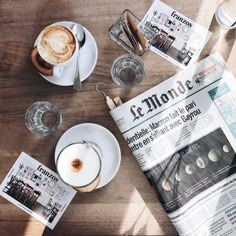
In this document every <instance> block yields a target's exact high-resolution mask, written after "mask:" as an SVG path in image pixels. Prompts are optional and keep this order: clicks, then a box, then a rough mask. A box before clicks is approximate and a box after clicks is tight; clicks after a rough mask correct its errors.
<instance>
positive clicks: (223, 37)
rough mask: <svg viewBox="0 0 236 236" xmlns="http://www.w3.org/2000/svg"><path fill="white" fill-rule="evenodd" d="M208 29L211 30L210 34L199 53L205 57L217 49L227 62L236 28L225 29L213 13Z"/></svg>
mask: <svg viewBox="0 0 236 236" xmlns="http://www.w3.org/2000/svg"><path fill="white" fill-rule="evenodd" d="M209 31H210V32H212V36H211V38H210V39H209V41H208V43H207V45H206V47H205V48H204V49H203V51H202V53H201V55H203V57H206V56H208V55H210V54H211V53H214V52H216V51H218V52H220V53H221V55H222V56H223V57H224V59H225V61H226V62H227V60H228V58H229V56H230V53H231V51H232V48H233V46H234V43H235V34H236V29H226V28H224V27H222V26H220V25H219V24H218V23H217V21H216V18H215V16H214V15H213V17H212V21H211V24H210V27H209ZM200 59H203V58H200Z"/></svg>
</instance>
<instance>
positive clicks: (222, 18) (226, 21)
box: [215, 0, 236, 29]
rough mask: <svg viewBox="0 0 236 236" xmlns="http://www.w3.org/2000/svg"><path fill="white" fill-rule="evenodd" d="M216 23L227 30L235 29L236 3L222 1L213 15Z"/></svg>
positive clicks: (226, 0) (227, 0) (229, 0)
mask: <svg viewBox="0 0 236 236" xmlns="http://www.w3.org/2000/svg"><path fill="white" fill-rule="evenodd" d="M215 17H216V20H217V22H218V23H219V24H220V25H221V26H223V27H225V28H228V29H234V28H236V1H235V0H225V1H223V2H222V3H221V4H220V5H219V7H218V8H217V11H216V13H215Z"/></svg>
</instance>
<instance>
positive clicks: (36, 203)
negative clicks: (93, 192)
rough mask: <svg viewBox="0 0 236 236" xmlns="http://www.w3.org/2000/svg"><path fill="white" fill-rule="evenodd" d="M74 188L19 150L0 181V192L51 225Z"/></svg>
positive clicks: (71, 196) (53, 224) (50, 226)
mask: <svg viewBox="0 0 236 236" xmlns="http://www.w3.org/2000/svg"><path fill="white" fill-rule="evenodd" d="M75 194H76V191H75V190H74V189H73V188H71V187H70V186H68V185H66V184H64V183H63V182H62V181H61V180H60V178H59V176H58V175H57V174H56V173H55V172H53V171H52V170H50V169H48V168H47V167H46V166H44V165H42V164H41V163H40V162H38V161H36V160H35V159H33V158H32V157H30V156H29V155H27V154H26V153H24V152H22V153H21V154H20V156H19V157H18V159H17V160H16V162H15V163H14V165H13V166H12V168H11V170H10V171H9V173H8V174H7V176H6V177H5V179H4V180H3V182H2V184H1V185H0V195H1V196H2V197H4V198H6V199H7V200H8V201H10V202H12V203H13V204H14V205H16V206H17V207H19V208H20V209H22V210H23V211H25V212H26V213H28V214H29V215H31V216H33V217H35V218H36V219H37V220H39V221H40V222H42V223H43V224H45V225H47V226H48V227H49V228H51V229H53V228H54V227H55V225H56V223H57V222H58V220H59V219H60V217H61V216H62V214H63V213H64V211H65V210H66V208H67V207H68V205H69V203H70V202H71V200H72V199H73V197H74V195H75Z"/></svg>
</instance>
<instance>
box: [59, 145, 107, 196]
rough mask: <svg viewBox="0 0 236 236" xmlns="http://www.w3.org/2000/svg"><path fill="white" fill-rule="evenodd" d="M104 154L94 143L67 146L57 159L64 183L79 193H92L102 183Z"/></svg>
mask: <svg viewBox="0 0 236 236" xmlns="http://www.w3.org/2000/svg"><path fill="white" fill-rule="evenodd" d="M101 158H102V152H101V150H100V148H99V147H98V146H97V145H96V144H95V143H92V142H86V141H83V142H78V143H72V144H69V145H68V146H66V147H65V148H64V149H62V151H61V152H60V153H59V155H58V157H57V159H56V168H57V172H58V174H59V176H60V178H61V179H62V181H63V182H64V183H66V184H67V185H70V186H71V187H73V188H74V189H76V190H77V191H79V192H90V191H92V190H94V189H95V188H96V187H97V186H98V184H99V183H100V179H101V176H100V172H101V166H102V161H101Z"/></svg>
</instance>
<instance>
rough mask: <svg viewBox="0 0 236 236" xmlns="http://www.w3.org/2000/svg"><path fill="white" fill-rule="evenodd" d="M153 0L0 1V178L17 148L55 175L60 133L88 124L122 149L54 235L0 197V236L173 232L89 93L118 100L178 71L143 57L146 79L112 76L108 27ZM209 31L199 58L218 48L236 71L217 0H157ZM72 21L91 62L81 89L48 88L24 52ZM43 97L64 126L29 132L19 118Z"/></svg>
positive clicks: (114, 48) (231, 35) (231, 36)
mask: <svg viewBox="0 0 236 236" xmlns="http://www.w3.org/2000/svg"><path fill="white" fill-rule="evenodd" d="M152 2H153V1H152V0H143V1H140V0H132V1H126V0H112V1H110V0H93V1H92V0H41V1H38V0H24V1H23V0H10V1H0V22H1V23H0V32H1V37H0V131H1V135H0V181H2V180H3V178H4V177H5V175H6V174H7V173H8V171H9V169H10V168H11V166H12V165H13V164H14V162H15V160H16V158H17V157H18V156H19V154H20V153H21V151H24V152H26V153H28V154H29V155H31V156H33V157H34V158H35V159H37V160H38V161H40V162H42V163H43V164H44V165H46V166H48V167H49V168H51V169H53V170H55V164H54V161H53V155H54V149H55V146H56V144H57V141H58V140H59V138H60V136H61V135H62V134H63V133H64V132H65V131H66V130H67V129H69V128H70V127H72V126H74V125H77V124H80V123H85V122H93V123H96V124H99V125H102V126H104V127H106V128H107V129H109V130H110V131H111V132H112V133H113V134H114V135H115V137H116V138H117V140H118V142H119V144H120V147H121V152H122V160H121V166H120V169H119V171H118V173H117V175H116V176H115V178H114V179H113V180H112V181H111V182H110V183H109V184H108V185H107V186H105V187H103V188H101V189H99V190H96V191H94V192H91V193H85V194H77V195H76V196H75V198H74V199H73V201H72V203H71V204H70V206H69V207H68V209H67V210H66V212H65V213H64V215H63V216H62V218H61V220H60V221H59V223H58V224H57V226H56V227H55V229H54V230H50V229H48V228H47V227H45V226H44V225H42V224H41V223H39V222H38V221H37V220H35V219H34V218H33V217H30V216H29V215H27V214H26V213H24V212H23V211H21V210H20V209H18V208H17V207H16V206H14V205H13V204H11V203H10V202H8V201H7V200H5V199H3V198H2V197H1V198H0V235H5V236H7V235H34V236H36V235H177V233H176V231H175V229H174V227H173V226H172V224H171V222H170V221H169V220H168V217H167V216H166V214H165V212H164V210H163V209H162V208H161V205H160V203H159V201H158V200H157V197H156V193H155V191H154V190H153V189H152V188H151V187H150V185H149V183H148V182H147V180H146V178H145V176H144V175H143V173H142V171H141V170H140V169H139V167H138V165H137V163H136V161H135V160H134V158H133V156H132V154H131V152H130V151H129V149H128V146H127V144H126V143H125V141H124V140H123V138H122V136H121V134H120V133H119V131H118V129H117V127H116V125H115V124H114V122H113V120H112V118H111V117H110V115H109V112H108V108H107V107H106V105H105V104H104V100H103V98H102V97H101V96H100V95H99V94H97V92H96V91H95V85H96V83H97V82H100V81H102V82H105V83H106V84H107V88H106V89H105V91H106V92H107V93H108V94H109V95H110V96H111V97H115V96H120V97H121V98H122V100H123V101H127V100H129V99H130V98H133V97H134V96H136V95H138V94H140V93H142V92H144V91H146V90H147V89H149V88H151V87H152V86H155V85H157V84H158V83H160V82H162V81H164V80H166V79H167V78H168V77H170V76H172V75H174V74H175V73H176V72H178V71H180V69H178V68H177V67H176V66H174V65H172V64H171V63H169V62H168V61H167V60H164V59H163V58H161V57H160V56H158V55H156V54H154V53H152V52H148V53H147V54H145V55H144V57H143V61H144V64H145V73H146V75H145V80H144V81H143V82H142V83H141V85H140V86H138V87H136V88H133V89H130V90H125V89H121V88H119V87H118V86H117V85H116V84H115V83H114V82H113V81H112V79H111V75H110V69H111V65H112V63H113V61H114V60H115V59H116V58H117V57H118V56H120V55H123V54H126V52H125V51H124V49H123V48H121V47H120V46H119V45H117V44H116V43H115V42H114V41H112V40H111V39H110V36H109V34H108V29H109V27H110V26H111V24H112V23H114V22H115V21H116V20H117V19H118V17H119V15H120V14H121V13H122V12H123V11H124V10H125V9H130V10H131V11H132V12H134V13H135V14H136V15H137V16H138V17H139V18H142V17H143V16H144V14H145V13H146V11H147V10H148V8H149V7H150V5H151V4H152ZM163 2H164V3H166V4H168V5H170V6H171V7H173V8H175V9H176V10H178V11H180V12H181V13H183V14H184V15H187V16H189V17H191V18H192V19H193V20H195V21H197V22H198V23H199V24H201V25H202V26H205V27H206V28H208V29H210V31H211V32H212V33H213V35H212V37H211V39H210V40H209V42H208V44H207V45H206V47H205V48H204V50H203V52H202V53H201V55H200V58H204V57H206V56H207V55H209V54H210V53H211V52H214V51H216V50H218V51H220V52H221V53H222V55H223V57H224V58H225V60H226V61H227V62H228V65H229V67H230V68H231V69H232V71H233V73H234V74H236V57H235V55H236V54H235V52H236V48H235V45H234V42H235V30H231V31H226V30H223V29H222V28H220V27H219V26H218V25H217V23H216V21H215V18H214V12H215V10H216V7H217V5H218V4H219V2H220V1H217V0H212V1H207V0H199V1H195V0H189V1H179V0H163ZM62 20H69V21H74V22H79V23H81V24H82V25H83V26H85V27H86V28H87V29H88V30H89V31H90V32H91V33H92V34H93V36H94V38H95V40H96V42H97V46H98V61H97V64H96V67H95V70H94V71H93V73H92V74H91V75H90V76H89V78H88V79H87V80H86V81H85V82H84V83H83V89H82V91H80V92H76V91H75V90H73V88H72V87H71V86H69V87H62V86H56V85H53V84H51V83H49V82H47V81H46V80H44V79H43V78H42V77H41V76H40V75H39V74H38V73H37V71H36V70H35V68H34V67H33V65H32V63H31V61H30V51H31V49H32V45H33V43H34V41H35V38H36V37H37V35H38V33H39V32H40V31H41V30H42V29H43V28H44V27H45V26H47V25H49V24H51V23H55V22H57V21H62ZM40 100H47V101H50V102H51V103H53V104H55V105H56V106H57V107H58V109H59V110H60V112H61V114H62V117H63V122H62V125H61V127H60V128H59V130H58V131H57V132H56V133H55V134H53V135H51V136H47V137H39V136H35V135H33V134H31V133H30V132H29V131H28V130H27V129H26V127H25V124H24V114H25V111H26V109H27V108H28V107H29V106H30V105H31V104H32V103H33V102H35V101H40Z"/></svg>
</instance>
